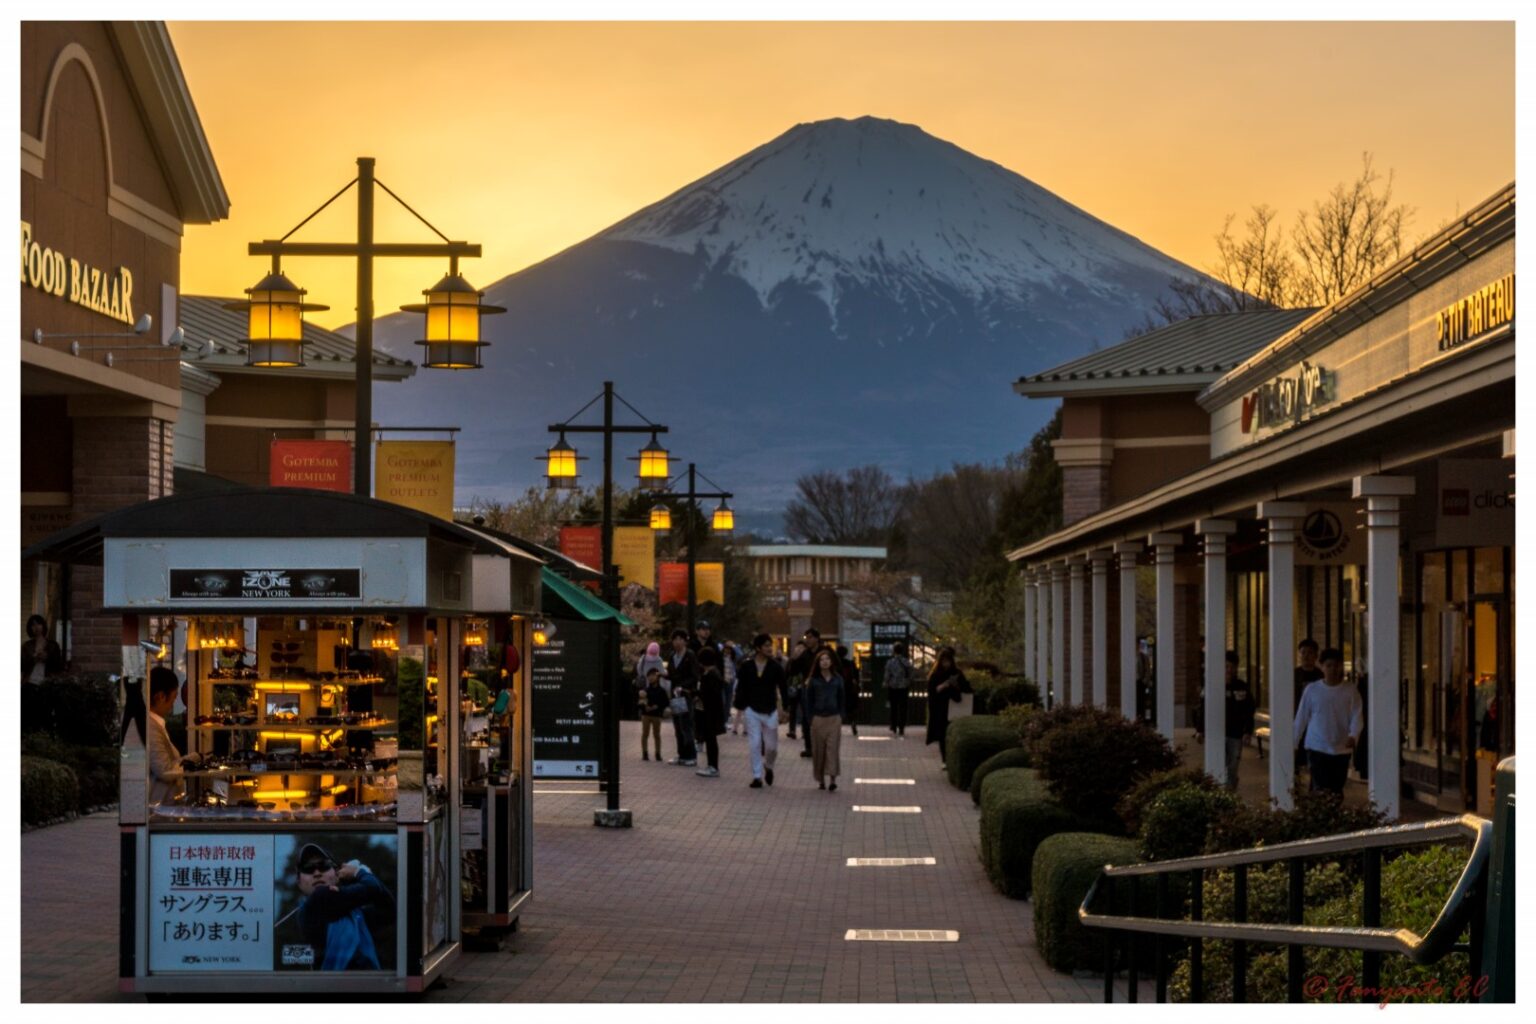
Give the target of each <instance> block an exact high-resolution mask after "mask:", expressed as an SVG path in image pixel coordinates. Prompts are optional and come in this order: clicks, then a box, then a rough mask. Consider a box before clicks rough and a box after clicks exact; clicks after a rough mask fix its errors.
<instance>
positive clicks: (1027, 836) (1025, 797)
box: [981, 768, 1119, 900]
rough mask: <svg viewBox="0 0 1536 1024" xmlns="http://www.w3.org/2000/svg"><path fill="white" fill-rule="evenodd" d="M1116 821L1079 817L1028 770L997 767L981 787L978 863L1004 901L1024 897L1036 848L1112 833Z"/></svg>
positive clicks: (1029, 882) (1027, 889)
mask: <svg viewBox="0 0 1536 1024" xmlns="http://www.w3.org/2000/svg"><path fill="white" fill-rule="evenodd" d="M1118 827H1119V822H1117V821H1109V820H1107V819H1105V818H1102V817H1101V818H1091V817H1090V818H1080V817H1078V816H1076V815H1074V814H1072V813H1070V812H1069V811H1067V809H1066V808H1064V807H1062V806H1061V804H1060V803H1059V802H1057V801H1056V800H1055V799H1054V798H1053V797H1052V796H1051V794H1050V791H1049V789H1047V788H1046V786H1045V783H1044V782H1042V781H1041V779H1040V777H1039V776H1038V775H1037V774H1036V773H1035V772H1033V771H1031V770H1030V769H1028V768H999V769H998V770H996V771H994V772H992V773H991V774H989V775H988V776H987V781H986V782H985V783H984V784H983V785H982V787H981V861H982V864H983V866H985V868H986V870H987V877H988V878H990V879H991V880H992V884H993V886H995V887H996V888H997V891H998V892H1000V893H1002V894H1003V895H1004V896H1008V897H1010V898H1012V899H1017V900H1022V899H1027V898H1028V897H1029V892H1030V884H1031V871H1032V870H1033V865H1034V859H1035V849H1036V847H1038V846H1039V845H1040V843H1041V842H1042V841H1043V840H1045V839H1046V838H1048V837H1049V836H1053V835H1055V834H1056V833H1058V832H1113V831H1115V830H1116V829H1117V828H1118Z"/></svg>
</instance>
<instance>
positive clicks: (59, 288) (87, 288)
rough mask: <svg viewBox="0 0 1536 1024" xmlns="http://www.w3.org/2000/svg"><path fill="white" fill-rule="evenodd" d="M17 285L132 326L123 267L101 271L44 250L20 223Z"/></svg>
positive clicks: (130, 276) (129, 286)
mask: <svg viewBox="0 0 1536 1024" xmlns="http://www.w3.org/2000/svg"><path fill="white" fill-rule="evenodd" d="M21 283H22V284H25V285H31V286H32V287H33V288H36V289H37V290H38V291H40V292H46V293H47V294H49V295H54V296H57V297H58V298H61V299H68V300H69V301H70V302H72V303H74V304H75V305H77V306H84V307H85V308H86V309H89V310H91V311H93V312H96V313H100V314H101V315H102V316H109V317H111V318H112V319H113V320H118V321H121V322H122V323H125V324H131V323H133V322H134V316H133V274H132V273H130V272H129V270H128V268H127V267H118V268H117V270H116V271H107V270H102V269H101V268H100V267H93V266H91V265H90V264H88V263H83V262H81V261H80V260H77V259H75V258H74V257H71V256H66V255H64V253H62V252H58V251H56V250H54V249H50V248H47V247H46V246H44V245H42V244H41V243H40V242H38V241H36V240H35V239H34V238H33V235H32V225H31V224H29V223H27V222H26V221H22V222H21Z"/></svg>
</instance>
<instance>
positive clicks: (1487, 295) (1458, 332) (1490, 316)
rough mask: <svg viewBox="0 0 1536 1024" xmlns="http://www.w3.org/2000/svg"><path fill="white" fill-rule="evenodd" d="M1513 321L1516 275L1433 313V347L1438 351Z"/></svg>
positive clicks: (1498, 281) (1454, 346) (1482, 288)
mask: <svg viewBox="0 0 1536 1024" xmlns="http://www.w3.org/2000/svg"><path fill="white" fill-rule="evenodd" d="M1514 319H1515V275H1514V274H1506V275H1504V276H1503V277H1501V278H1499V279H1498V280H1497V281H1494V282H1493V283H1492V284H1488V285H1484V286H1483V287H1481V288H1479V289H1478V290H1477V291H1475V292H1473V293H1472V294H1471V295H1468V296H1466V297H1465V298H1461V299H1457V300H1456V301H1455V302H1453V303H1451V304H1450V305H1449V306H1446V307H1445V308H1444V309H1442V310H1440V312H1438V313H1436V314H1435V344H1436V345H1437V346H1438V347H1439V349H1440V351H1441V352H1446V351H1449V350H1450V349H1453V348H1456V347H1458V346H1460V345H1465V344H1466V343H1467V342H1469V341H1471V340H1472V339H1473V338H1476V337H1478V336H1479V335H1482V334H1486V333H1488V332H1489V331H1491V330H1493V329H1494V328H1495V327H1502V326H1503V325H1504V324H1507V323H1510V322H1512V321H1513V320H1514Z"/></svg>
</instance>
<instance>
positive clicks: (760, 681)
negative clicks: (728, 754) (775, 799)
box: [732, 633, 787, 789]
mask: <svg viewBox="0 0 1536 1024" xmlns="http://www.w3.org/2000/svg"><path fill="white" fill-rule="evenodd" d="M786 685H787V684H786V682H785V677H784V666H782V665H780V664H779V662H778V659H776V658H775V657H774V656H773V638H772V637H771V636H769V635H768V634H767V633H759V634H757V636H755V637H753V638H752V657H750V658H748V659H746V660H745V661H743V662H742V663H741V664H740V665H739V666H738V667H737V670H736V699H735V701H733V702H732V703H733V704H734V705H735V707H736V709H737V710H739V711H740V712H741V716H742V718H743V719H745V720H746V724H747V761H748V763H749V764H750V765H751V766H752V782H751V783H750V786H751V788H753V789H762V788H763V783H764V782H767V784H768V785H770V786H771V785H773V763H774V761H775V760H777V759H778V756H779V701H780V699H781V698H783V697H784V691H785V689H786Z"/></svg>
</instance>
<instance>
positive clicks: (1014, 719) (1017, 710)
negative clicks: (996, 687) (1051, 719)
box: [997, 704, 1043, 743]
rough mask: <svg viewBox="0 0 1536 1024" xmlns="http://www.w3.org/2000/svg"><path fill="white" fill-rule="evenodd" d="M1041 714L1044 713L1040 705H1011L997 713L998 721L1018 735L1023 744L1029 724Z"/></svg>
mask: <svg viewBox="0 0 1536 1024" xmlns="http://www.w3.org/2000/svg"><path fill="white" fill-rule="evenodd" d="M1040 714H1043V712H1042V711H1041V710H1040V705H1038V704H1010V705H1008V706H1007V707H1006V708H1003V710H1001V711H999V712H998V713H997V720H998V721H999V722H1002V723H1003V724H1004V725H1006V726H1007V727H1008V728H1010V729H1012V730H1013V731H1014V732H1016V733H1018V734H1019V742H1020V743H1023V742H1024V735H1025V732H1026V731H1027V730H1028V729H1029V723H1030V722H1031V721H1032V720H1033V719H1034V718H1035V717H1036V716H1038V715H1040Z"/></svg>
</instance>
